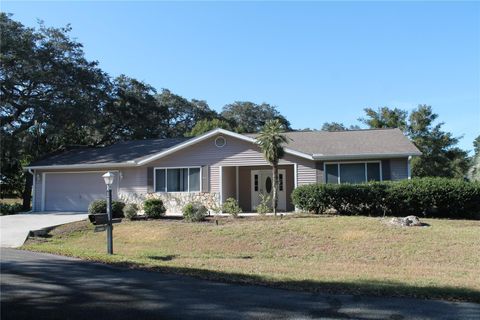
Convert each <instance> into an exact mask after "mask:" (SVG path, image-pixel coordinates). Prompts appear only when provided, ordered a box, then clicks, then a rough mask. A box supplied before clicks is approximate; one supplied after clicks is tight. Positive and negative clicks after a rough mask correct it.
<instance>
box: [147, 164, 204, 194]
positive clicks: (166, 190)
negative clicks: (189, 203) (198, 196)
mask: <svg viewBox="0 0 480 320" xmlns="http://www.w3.org/2000/svg"><path fill="white" fill-rule="evenodd" d="M168 169H188V172H187V188H188V189H187V191H168V183H167V177H168V174H167V170H168ZM190 169H200V180H199V183H200V190H199V191H190ZM157 170H165V191H157V174H156V171H157ZM202 177H203V175H202V167H201V166H186V167H154V168H153V190H154V191H153V192H154V193H198V192H203V190H202V187H203V186H202V184H203V183H202Z"/></svg>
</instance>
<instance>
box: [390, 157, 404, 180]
mask: <svg viewBox="0 0 480 320" xmlns="http://www.w3.org/2000/svg"><path fill="white" fill-rule="evenodd" d="M390 178H391V180H403V179H408V159H407V158H401V159H390Z"/></svg>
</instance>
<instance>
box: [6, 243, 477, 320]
mask: <svg viewBox="0 0 480 320" xmlns="http://www.w3.org/2000/svg"><path fill="white" fill-rule="evenodd" d="M313 318H317V319H319V318H320V319H480V305H479V304H475V303H454V302H445V301H436V300H429V301H427V300H415V299H403V298H384V297H380V298H379V297H364V296H351V295H329V294H312V293H303V292H295V291H288V290H279V289H272V288H266V287H261V286H244V285H236V284H225V283H219V282H212V281H206V280H200V279H196V278H191V277H186V276H178V275H169V274H162V273H156V272H148V271H140V270H130V269H124V268H118V267H111V266H106V265H102V264H97V263H90V262H85V261H81V260H77V259H72V258H66V257H61V256H55V255H49V254H41V253H33V252H26V251H18V250H14V249H6V248H2V249H1V319H15V320H21V319H62V320H68V319H82V320H83V319H87V320H88V319H115V320H120V319H313Z"/></svg>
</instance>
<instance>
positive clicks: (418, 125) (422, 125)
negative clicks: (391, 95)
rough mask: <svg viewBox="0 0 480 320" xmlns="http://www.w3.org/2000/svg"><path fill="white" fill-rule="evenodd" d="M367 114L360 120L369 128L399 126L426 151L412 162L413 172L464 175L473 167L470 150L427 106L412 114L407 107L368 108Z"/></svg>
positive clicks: (420, 175)
mask: <svg viewBox="0 0 480 320" xmlns="http://www.w3.org/2000/svg"><path fill="white" fill-rule="evenodd" d="M364 110H365V113H366V116H365V117H364V118H360V119H359V120H360V121H361V122H362V123H364V124H366V125H367V126H368V127H369V128H399V129H401V130H402V131H403V132H404V133H405V134H406V135H407V136H408V137H409V138H410V140H411V141H412V142H413V143H414V144H415V145H416V146H417V147H418V149H420V151H422V155H421V156H420V157H417V158H414V159H413V161H412V175H414V176H417V177H427V176H439V177H450V178H464V177H465V175H466V173H467V170H468V168H469V164H470V163H469V158H468V153H467V152H466V151H464V150H462V149H460V148H458V147H457V146H456V145H457V144H458V141H459V137H454V136H453V135H452V134H451V133H450V132H446V131H444V130H442V126H443V124H444V123H443V122H437V119H438V114H436V113H434V112H433V110H432V108H431V107H430V106H427V105H419V106H418V107H417V108H415V109H414V110H412V111H411V112H410V114H409V113H408V112H407V111H405V110H400V109H397V108H394V109H389V108H387V107H383V108H379V109H377V110H374V109H371V108H366V109H364Z"/></svg>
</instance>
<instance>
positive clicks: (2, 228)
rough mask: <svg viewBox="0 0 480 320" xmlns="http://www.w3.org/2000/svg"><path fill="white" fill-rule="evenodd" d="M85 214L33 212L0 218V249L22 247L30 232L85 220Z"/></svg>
mask: <svg viewBox="0 0 480 320" xmlns="http://www.w3.org/2000/svg"><path fill="white" fill-rule="evenodd" d="M87 216H88V214H87V213H85V212H35V213H19V214H14V215H10V216H1V217H0V247H9V248H17V247H20V246H21V245H23V243H24V242H25V240H26V239H27V236H28V233H29V232H30V231H36V230H40V229H44V228H50V227H55V226H58V225H61V224H65V223H69V222H75V221H81V220H84V219H87Z"/></svg>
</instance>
